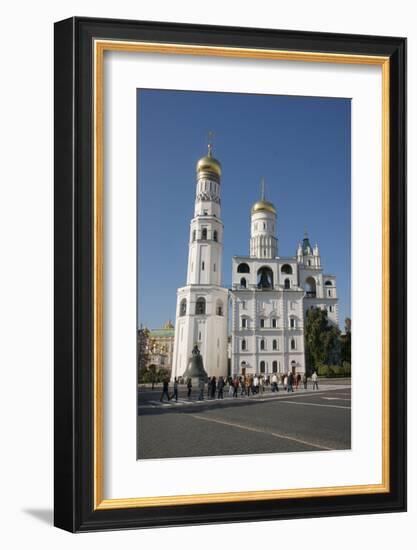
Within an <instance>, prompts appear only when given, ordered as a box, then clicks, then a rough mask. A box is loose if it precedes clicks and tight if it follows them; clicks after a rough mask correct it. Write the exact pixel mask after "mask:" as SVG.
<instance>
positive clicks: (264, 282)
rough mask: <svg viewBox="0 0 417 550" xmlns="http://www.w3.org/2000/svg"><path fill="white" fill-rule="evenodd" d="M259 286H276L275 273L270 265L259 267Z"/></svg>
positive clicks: (268, 287)
mask: <svg viewBox="0 0 417 550" xmlns="http://www.w3.org/2000/svg"><path fill="white" fill-rule="evenodd" d="M258 288H262V289H270V288H274V274H273V273H272V269H271V268H270V267H266V266H264V267H261V268H260V269H258Z"/></svg>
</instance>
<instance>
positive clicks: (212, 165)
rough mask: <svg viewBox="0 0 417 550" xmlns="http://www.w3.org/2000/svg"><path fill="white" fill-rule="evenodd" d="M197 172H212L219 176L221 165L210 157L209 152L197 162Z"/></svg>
mask: <svg viewBox="0 0 417 550" xmlns="http://www.w3.org/2000/svg"><path fill="white" fill-rule="evenodd" d="M196 170H197V173H198V172H214V173H215V174H217V175H218V176H219V177H220V176H221V175H222V167H221V164H220V162H219V161H218V160H217V159H215V158H214V157H212V156H211V155H210V154H209V155H206V156H205V157H202V158H201V159H200V160H199V161H198V162H197V166H196Z"/></svg>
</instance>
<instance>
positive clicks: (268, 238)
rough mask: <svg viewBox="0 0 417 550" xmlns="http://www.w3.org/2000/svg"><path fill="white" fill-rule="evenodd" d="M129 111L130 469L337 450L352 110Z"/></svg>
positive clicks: (198, 96)
mask: <svg viewBox="0 0 417 550" xmlns="http://www.w3.org/2000/svg"><path fill="white" fill-rule="evenodd" d="M136 113H137V126H136V128H137V296H136V297H134V296H132V300H136V303H137V459H138V460H144V459H175V458H183V457H188V458H193V457H209V456H213V457H215V456H227V455H256V454H265V453H296V452H297V453H299V452H304V453H305V452H317V451H320V452H330V451H340V450H350V449H351V414H352V409H351V391H352V387H351V373H352V368H356V367H358V368H363V367H364V365H358V366H357V365H352V362H351V328H352V316H351V99H350V98H348V97H346V98H341V97H311V96H288V95H269V94H250V93H230V92H211V91H183V90H170V89H137V110H136ZM364 275H365V274H364ZM354 322H355V321H354V319H353V323H354ZM277 468H279V462H277ZM232 473H233V472H231V474H232Z"/></svg>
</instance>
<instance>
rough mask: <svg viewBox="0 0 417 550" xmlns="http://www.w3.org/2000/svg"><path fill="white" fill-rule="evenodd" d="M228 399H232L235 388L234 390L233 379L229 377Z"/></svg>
mask: <svg viewBox="0 0 417 550" xmlns="http://www.w3.org/2000/svg"><path fill="white" fill-rule="evenodd" d="M228 381H229V397H233V395H234V391H235V388H234V385H233V378H232V377H231V376H229V379H228Z"/></svg>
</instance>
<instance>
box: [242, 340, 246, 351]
mask: <svg viewBox="0 0 417 550" xmlns="http://www.w3.org/2000/svg"><path fill="white" fill-rule="evenodd" d="M242 351H246V340H242Z"/></svg>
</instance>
